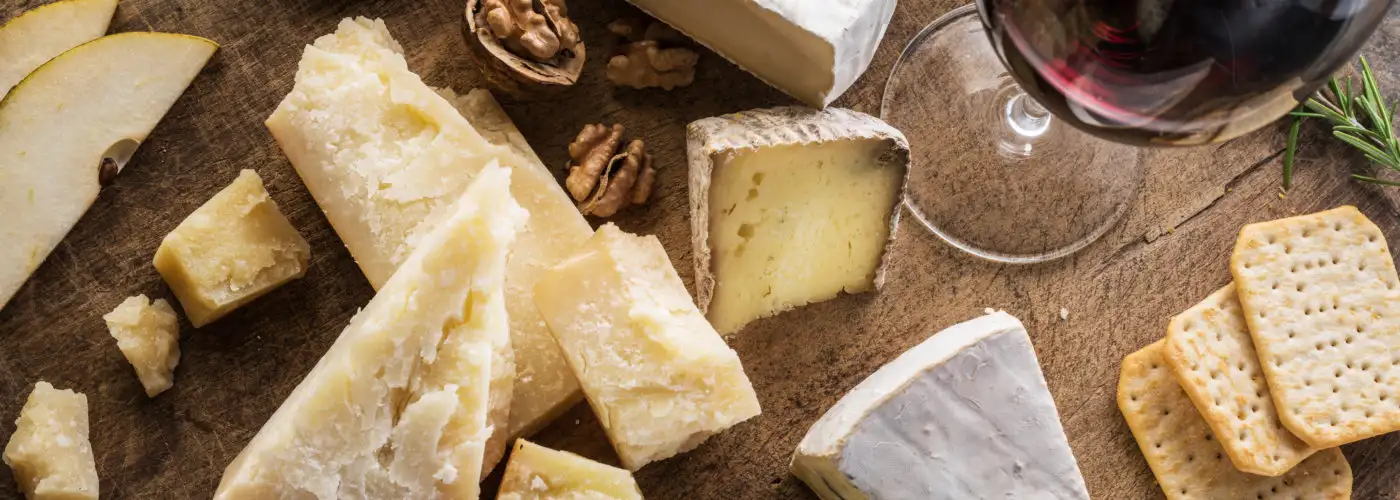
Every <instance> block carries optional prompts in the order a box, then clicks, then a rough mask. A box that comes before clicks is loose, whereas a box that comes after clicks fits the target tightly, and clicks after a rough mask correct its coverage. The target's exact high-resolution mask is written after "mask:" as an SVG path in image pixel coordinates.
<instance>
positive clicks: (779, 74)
mask: <svg viewBox="0 0 1400 500" xmlns="http://www.w3.org/2000/svg"><path fill="white" fill-rule="evenodd" d="M628 1H630V2H632V4H633V5H636V6H637V7H640V8H641V9H642V10H644V11H646V12H647V13H649V14H651V15H652V16H654V17H656V18H657V19H660V20H662V21H665V22H666V23H667V24H670V25H671V26H674V27H675V28H676V29H677V30H679V31H680V32H682V33H685V34H686V35H689V36H690V37H691V38H694V39H695V40H696V41H698V42H700V43H701V44H704V45H705V46H706V47H709V48H710V49H711V50H714V51H715V52H717V53H719V55H721V56H724V58H725V59H729V60H730V61H732V62H733V63H734V64H737V65H738V66H739V67H740V68H743V69H744V70H746V71H748V72H750V73H753V74H754V75H755V76H757V77H759V78H760V79H762V80H763V81H765V82H768V84H769V85H772V86H774V87H777V88H778V89H779V90H782V91H783V92H787V93H788V94H789V95H791V96H793V97H796V98H798V99H800V100H801V101H802V102H804V103H806V104H807V105H808V106H812V107H814V108H822V107H825V106H826V105H828V104H831V102H832V101H835V100H836V98H837V97H840V96H841V94H843V93H845V92H846V89H848V88H850V87H851V84H854V83H855V82H856V79H858V78H860V75H861V74H863V73H865V69H866V68H867V67H869V66H870V60H871V59H873V58H874V57H875V50H876V49H878V48H879V47H880V40H881V39H882V38H884V36H885V27H886V26H887V25H889V23H890V18H891V17H892V16H894V7H895V0H707V1H704V2H695V1H689V2H678V1H675V0H628Z"/></svg>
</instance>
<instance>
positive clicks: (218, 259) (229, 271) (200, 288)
mask: <svg viewBox="0 0 1400 500" xmlns="http://www.w3.org/2000/svg"><path fill="white" fill-rule="evenodd" d="M310 261H311V246H310V245H309V244H308V243H307V242H306V239H305V238H302V237H301V234H299V233H297V230H296V228H295V227H292V223H291V222H288V221H287V218H286V217H285V216H283V215H282V211H281V210H279V209H278V208H277V202H275V201H273V200H272V196H271V195H269V194H268V193H267V188H265V187H263V182H262V177H260V176H258V174H257V172H254V171H252V170H244V171H242V172H240V173H239V174H238V178H236V179H234V181H233V183H231V184H229V185H228V187H225V188H224V189H223V190H221V191H219V192H218V193H217V194H215V195H214V197H212V198H210V199H209V201H206V202H204V204H203V205H201V206H200V207H199V208H198V209H195V211H194V212H193V213H191V214H190V215H189V217H186V218H185V220H184V221H183V222H181V223H180V225H179V226H177V227H176V228H175V230H174V231H171V232H170V234H168V235H166V236H165V239H164V240H162V241H161V242H160V248H158V249H156V255H155V259H154V264H155V267H156V270H157V271H159V272H160V275H161V277H162V278H165V282H166V283H167V284H169V285H170V291H171V292H174V293H175V297H176V298H178V299H180V306H181V307H182V308H183V309H184V310H185V316H187V317H189V319H190V323H191V324H193V325H194V327H195V328H199V327H202V326H204V325H207V324H209V323H212V322H214V321H215V320H217V319H219V318H222V317H223V316H224V315H227V314H228V313H230V312H233V311H234V310H235V309H238V308H239V307H242V306H243V305H244V304H247V303H249V302H252V301H253V300H255V299H257V298H258V297H261V296H263V295H266V294H267V293H268V292H271V291H273V290H275V289H277V287H279V286H282V285H283V284H284V283H286V282H288V281H291V280H294V279H297V278H300V277H302V276H303V275H304V274H306V266H307V264H308V263H309V262H310Z"/></svg>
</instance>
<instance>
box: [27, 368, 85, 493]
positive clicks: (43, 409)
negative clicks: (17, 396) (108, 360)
mask: <svg viewBox="0 0 1400 500" xmlns="http://www.w3.org/2000/svg"><path fill="white" fill-rule="evenodd" d="M4 459H5V464H6V465H9V466H10V469H12V470H14V473H15V481H16V482H18V483H19V486H20V489H21V490H23V491H24V495H25V497H28V498H29V499H31V500H47V499H54V500H79V499H82V500H97V492H98V485H97V464H96V462H95V461H94V460H93V458H92V444H91V443H89V442H88V403H87V396H85V395H83V394H82V393H75V392H73V391H72V390H71V389H63V390H58V389H54V387H53V385H51V384H49V383H48V382H43V381H40V382H39V383H37V384H34V391H33V392H30V393H29V399H28V400H26V401H25V402H24V408H23V409H21V410H20V412H19V419H17V420H15V433H14V434H13V435H11V436H10V442H9V444H6V445H5V455H4Z"/></svg>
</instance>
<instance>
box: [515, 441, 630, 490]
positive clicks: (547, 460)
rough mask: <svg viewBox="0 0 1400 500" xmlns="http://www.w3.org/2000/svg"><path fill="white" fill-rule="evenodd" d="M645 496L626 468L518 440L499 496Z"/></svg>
mask: <svg viewBox="0 0 1400 500" xmlns="http://www.w3.org/2000/svg"><path fill="white" fill-rule="evenodd" d="M594 499H596V500H642V491H641V490H640V489H638V488H637V480H635V479H633V478H632V473H631V472H628V471H627V470H626V469H619V468H617V467H611V466H607V465H603V464H600V463H598V462H594V461H592V460H589V459H587V458H583V457H581V456H578V455H575V454H573V453H569V452H567V451H558V450H551V449H549V448H545V447H543V446H540V445H537V444H535V443H531V442H529V441H526V440H524V439H518V440H516V441H515V449H514V450H513V451H511V452H510V462H508V463H506V472H505V476H504V477H503V478H502V479H501V491H500V493H499V494H497V495H496V500H594Z"/></svg>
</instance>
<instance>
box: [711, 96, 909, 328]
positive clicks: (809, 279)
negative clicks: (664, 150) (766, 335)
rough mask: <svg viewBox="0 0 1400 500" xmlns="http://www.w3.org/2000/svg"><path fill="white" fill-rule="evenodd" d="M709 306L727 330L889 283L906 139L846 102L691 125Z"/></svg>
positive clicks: (765, 111) (906, 164)
mask: <svg viewBox="0 0 1400 500" xmlns="http://www.w3.org/2000/svg"><path fill="white" fill-rule="evenodd" d="M688 140H689V152H688V155H689V157H690V210H691V217H690V220H691V244H692V246H693V250H694V253H695V276H696V280H695V283H696V285H695V287H696V294H697V296H698V299H699V302H700V309H701V310H702V311H705V312H706V315H707V316H708V317H709V318H710V322H712V323H714V326H715V329H716V330H719V332H720V333H721V334H726V335H727V334H730V333H734V332H736V331H738V330H739V329H741V328H743V326H744V325H745V324H747V323H748V322H750V321H753V320H755V319H759V318H763V317H767V316H772V315H774V314H778V313H781V312H783V311H786V310H788V309H792V308H794V307H798V306H802V305H805V304H810V303H812V302H820V301H823V300H827V299H831V298H833V297H836V295H837V294H839V293H841V292H843V291H844V292H846V293H860V292H866V291H870V290H875V289H878V288H879V287H880V286H881V285H882V284H883V283H884V268H885V263H886V262H887V261H888V253H889V248H890V247H891V246H892V244H893V242H894V237H895V230H896V228H897V227H898V224H899V203H900V200H901V198H902V197H903V192H904V184H905V179H906V177H907V176H908V171H909V143H908V141H907V140H905V138H904V135H903V134H901V133H900V132H899V131H898V130H895V129H894V128H893V127H891V126H889V125H887V124H885V123H884V122H882V121H880V120H879V119H877V118H875V117H872V116H869V115H866V114H862V113H858V112H855V111H850V110H844V109H828V110H824V111H817V110H812V109H807V108H795V107H788V108H773V109H763V110H753V111H745V112H742V113H735V114H731V115H725V116H720V117H715V118H706V119H703V120H699V121H696V122H695V123H691V124H690V127H689V130H688Z"/></svg>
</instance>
